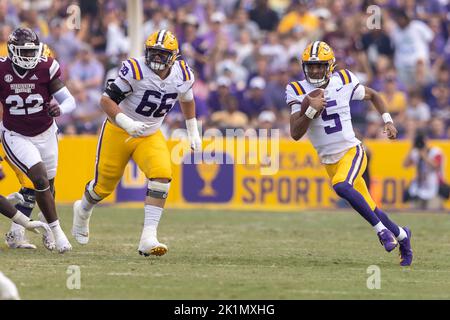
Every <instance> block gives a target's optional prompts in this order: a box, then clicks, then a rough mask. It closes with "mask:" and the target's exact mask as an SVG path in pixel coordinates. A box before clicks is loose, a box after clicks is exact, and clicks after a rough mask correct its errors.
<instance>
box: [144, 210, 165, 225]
mask: <svg viewBox="0 0 450 320" xmlns="http://www.w3.org/2000/svg"><path fill="white" fill-rule="evenodd" d="M144 210H145V217H144V229H146V230H155V231H156V229H157V228H158V224H159V220H160V219H161V215H162V212H163V208H160V207H155V206H152V205H149V204H146V205H145V206H144Z"/></svg>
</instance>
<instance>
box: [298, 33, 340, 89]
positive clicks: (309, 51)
mask: <svg viewBox="0 0 450 320" xmlns="http://www.w3.org/2000/svg"><path fill="white" fill-rule="evenodd" d="M313 66H319V70H317V69H315V70H313V69H314V68H313ZM302 67H303V72H304V73H305V77H306V80H307V81H308V82H309V83H310V84H312V85H313V86H315V87H321V86H323V85H324V84H325V83H327V81H328V80H329V79H330V77H331V74H332V73H333V71H334V68H335V67H336V59H335V57H334V52H333V49H331V47H330V46H329V45H328V44H327V43H325V42H323V41H314V42H312V43H310V44H309V45H308V46H307V47H306V49H305V50H304V51H303V55H302Z"/></svg>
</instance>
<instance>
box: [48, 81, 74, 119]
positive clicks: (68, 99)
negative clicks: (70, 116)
mask: <svg viewBox="0 0 450 320" xmlns="http://www.w3.org/2000/svg"><path fill="white" fill-rule="evenodd" d="M53 97H54V98H55V100H56V101H57V102H58V104H59V108H60V109H61V112H62V113H63V114H65V113H71V112H72V111H73V110H74V109H75V107H76V103H75V98H74V97H73V96H72V94H71V93H70V91H69V90H68V89H67V87H62V88H61V89H59V90H58V91H56V92H55V93H54V94H53Z"/></svg>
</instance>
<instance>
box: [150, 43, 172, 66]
mask: <svg viewBox="0 0 450 320" xmlns="http://www.w3.org/2000/svg"><path fill="white" fill-rule="evenodd" d="M172 60H173V53H172V52H171V51H170V50H166V49H163V48H155V47H150V48H147V49H146V50H145V63H146V64H147V65H148V66H149V67H150V68H151V69H152V70H156V71H162V70H164V69H166V68H167V67H169V66H170V64H171V62H172Z"/></svg>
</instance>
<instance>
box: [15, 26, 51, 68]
mask: <svg viewBox="0 0 450 320" xmlns="http://www.w3.org/2000/svg"><path fill="white" fill-rule="evenodd" d="M7 46H8V56H9V58H10V59H11V61H12V62H13V63H14V64H15V65H17V66H18V67H20V68H23V69H33V68H34V67H36V65H37V64H38V62H39V58H40V57H41V53H42V44H41V42H40V41H39V37H38V36H37V34H36V33H35V32H34V31H33V30H31V29H29V28H17V29H16V30H14V31H13V32H12V33H11V34H10V35H9V38H8V43H7Z"/></svg>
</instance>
